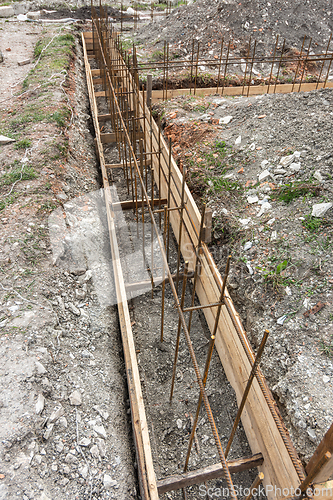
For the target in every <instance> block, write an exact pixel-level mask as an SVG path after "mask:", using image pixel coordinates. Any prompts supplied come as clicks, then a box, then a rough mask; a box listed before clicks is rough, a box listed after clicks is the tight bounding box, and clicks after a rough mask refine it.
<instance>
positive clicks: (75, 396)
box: [69, 391, 82, 406]
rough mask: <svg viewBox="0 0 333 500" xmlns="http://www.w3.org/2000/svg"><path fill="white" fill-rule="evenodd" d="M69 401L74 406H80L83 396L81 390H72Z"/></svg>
mask: <svg viewBox="0 0 333 500" xmlns="http://www.w3.org/2000/svg"><path fill="white" fill-rule="evenodd" d="M69 402H70V404H71V405H73V406H79V405H80V404H82V398H81V394H80V393H79V391H74V392H72V394H71V395H70V396H69Z"/></svg>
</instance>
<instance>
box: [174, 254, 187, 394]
mask: <svg viewBox="0 0 333 500" xmlns="http://www.w3.org/2000/svg"><path fill="white" fill-rule="evenodd" d="M187 273H188V261H186V262H185V268H184V277H183V287H182V296H181V299H180V307H181V308H182V309H184V302H185V292H186V282H187ZM181 329H182V324H181V321H180V318H179V320H178V331H177V340H176V347H175V359H174V361H173V370H172V380H171V390H170V403H171V401H172V397H173V390H174V387H175V378H176V368H177V359H178V351H179V342H180V332H181Z"/></svg>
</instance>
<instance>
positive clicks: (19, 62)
mask: <svg viewBox="0 0 333 500" xmlns="http://www.w3.org/2000/svg"><path fill="white" fill-rule="evenodd" d="M17 64H18V65H19V66H25V65H26V64H30V59H22V61H17Z"/></svg>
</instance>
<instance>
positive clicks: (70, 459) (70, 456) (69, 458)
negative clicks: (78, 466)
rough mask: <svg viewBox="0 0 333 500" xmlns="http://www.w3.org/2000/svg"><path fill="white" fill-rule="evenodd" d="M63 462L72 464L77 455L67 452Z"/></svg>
mask: <svg viewBox="0 0 333 500" xmlns="http://www.w3.org/2000/svg"><path fill="white" fill-rule="evenodd" d="M65 462H66V464H74V463H75V462H77V457H76V456H75V455H73V453H67V455H66V457H65Z"/></svg>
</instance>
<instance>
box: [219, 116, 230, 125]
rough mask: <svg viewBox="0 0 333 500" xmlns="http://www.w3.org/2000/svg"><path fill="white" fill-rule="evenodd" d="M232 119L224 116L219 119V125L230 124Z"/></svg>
mask: <svg viewBox="0 0 333 500" xmlns="http://www.w3.org/2000/svg"><path fill="white" fill-rule="evenodd" d="M232 119H233V116H230V115H228V116H224V117H223V118H220V119H219V124H220V125H228V123H230V122H231V120H232Z"/></svg>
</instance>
